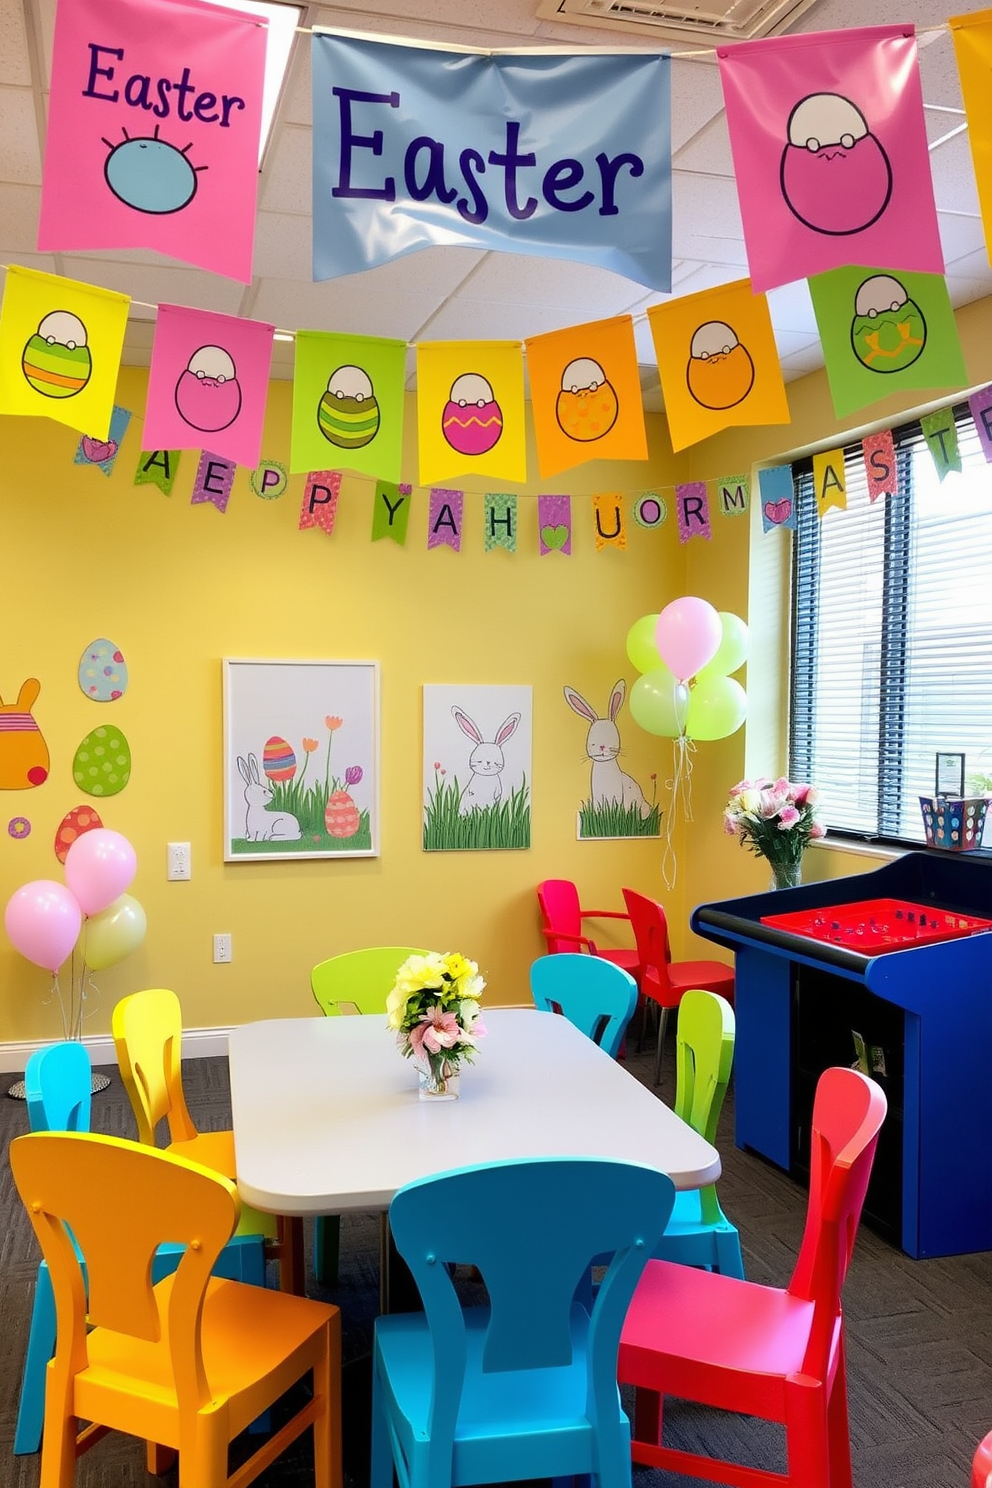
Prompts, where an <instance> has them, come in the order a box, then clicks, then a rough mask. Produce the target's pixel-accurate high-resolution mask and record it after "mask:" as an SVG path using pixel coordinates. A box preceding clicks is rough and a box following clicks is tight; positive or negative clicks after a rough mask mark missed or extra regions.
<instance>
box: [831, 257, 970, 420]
mask: <svg viewBox="0 0 992 1488" xmlns="http://www.w3.org/2000/svg"><path fill="white" fill-rule="evenodd" d="M809 292H810V296H811V298H812V301H813V311H814V313H815V315H816V324H817V327H818V329H819V332H820V342H821V344H822V346H823V357H824V361H825V363H826V368H827V381H828V383H829V385H830V396H831V398H832V399H833V405H834V412H835V413H836V415H837V417H838V418H839V419H841V418H846V417H847V415H848V414H850V413H855V412H856V411H857V410H858V409H859V408H866V407H868V405H869V404H871V403H877V402H878V401H879V400H880V399H882V398H886V397H888V395H889V394H890V393H901V392H905V391H907V390H908V389H911V388H943V387H954V388H958V387H961V386H963V384H964V383H966V382H967V380H968V379H967V373H966V371H965V365H964V358H963V356H962V355H961V346H960V343H959V341H958V332H957V325H956V323H955V320H954V311H953V309H952V308H951V301H950V297H949V296H948V293H947V284H946V282H945V280H944V278H943V276H942V275H940V274H907V273H903V272H899V273H893V272H891V271H889V270H887V269H877V268H863V267H857V266H855V265H847V266H845V267H844V268H842V269H834V270H833V272H832V273H830V274H818V275H817V276H816V277H815V278H813V279H810V281H809Z"/></svg>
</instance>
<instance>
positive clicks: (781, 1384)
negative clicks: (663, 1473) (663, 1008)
mask: <svg viewBox="0 0 992 1488" xmlns="http://www.w3.org/2000/svg"><path fill="white" fill-rule="evenodd" d="M884 1117H885V1096H884V1095H883V1093H882V1091H881V1089H880V1088H879V1086H878V1085H876V1084H875V1082H874V1081H873V1080H869V1079H868V1078H867V1076H865V1075H862V1074H859V1072H858V1071H857V1070H852V1069H828V1070H825V1071H824V1072H823V1074H822V1075H821V1076H820V1079H819V1081H818V1083H817V1087H816V1098H815V1101H814V1104H813V1121H812V1151H811V1161H810V1191H809V1202H808V1207H807V1212H806V1228H805V1232H804V1234H803V1241H802V1246H801V1248H800V1251H799V1258H798V1261H797V1263H796V1268H795V1271H794V1272H793V1274H792V1280H791V1281H790V1282H789V1285H788V1286H787V1287H786V1288H785V1289H784V1290H782V1289H779V1288H777V1287H768V1286H759V1285H757V1284H755V1283H754V1282H748V1281H739V1280H738V1279H737V1278H736V1277H733V1276H721V1275H720V1274H719V1272H716V1271H702V1270H697V1269H696V1268H694V1267H692V1266H681V1265H678V1264H677V1263H674V1262H671V1261H654V1260H652V1261H648V1263H647V1266H646V1268H645V1271H644V1275H643V1277H642V1278H641V1281H640V1283H639V1284H638V1288H637V1291H636V1292H635V1293H634V1300H633V1302H632V1303H631V1306H630V1310H629V1312H628V1313H627V1319H626V1322H625V1323H624V1329H623V1336H622V1339H621V1342H620V1354H619V1361H618V1378H619V1380H620V1383H621V1384H622V1385H623V1384H625V1385H633V1386H634V1387H635V1390H636V1403H635V1414H634V1432H633V1440H632V1442H631V1455H632V1457H633V1459H634V1461H635V1462H642V1463H648V1464H650V1466H652V1467H662V1468H665V1469H666V1470H667V1471H668V1472H672V1473H687V1474H688V1475H690V1476H691V1477H697V1478H706V1479H709V1480H710V1481H711V1482H717V1483H727V1484H730V1485H732V1488H759V1485H761V1484H768V1485H772V1484H777V1485H778V1488H850V1485H851V1445H850V1438H849V1435H848V1418H847V1381H846V1371H845V1366H844V1321H843V1316H842V1313H841V1303H840V1296H841V1288H842V1286H843V1283H844V1277H845V1275H846V1273H847V1268H848V1264H849V1262H850V1259H851V1252H852V1250H853V1249H854V1240H855V1235H856V1233H857V1228H858V1220H859V1219H860V1216H861V1207H862V1204H863V1203H864V1197H865V1190H866V1189H867V1187H868V1179H869V1176H870V1174H871V1165H872V1160H873V1158H874V1155H875V1147H876V1144H877V1141H878V1132H879V1128H880V1127H881V1125H882V1121H883V1119H884ZM666 1395H673V1396H675V1397H677V1398H679V1399H682V1400H691V1401H695V1402H697V1403H699V1404H700V1405H706V1406H713V1407H716V1408H718V1409H720V1410H726V1411H737V1412H742V1413H744V1414H745V1415H749V1416H760V1417H761V1418H762V1419H764V1420H770V1421H777V1422H779V1423H781V1425H783V1426H784V1427H785V1441H786V1461H787V1469H786V1472H785V1473H784V1474H783V1473H779V1472H771V1471H768V1470H765V1469H763V1468H756V1467H749V1466H744V1465H742V1464H741V1463H737V1462H723V1461H719V1460H717V1459H716V1458H713V1457H710V1456H704V1455H702V1454H697V1453H694V1452H686V1451H680V1450H677V1449H675V1448H673V1447H666V1446H664V1445H663V1444H662V1400H663V1397H664V1396H666Z"/></svg>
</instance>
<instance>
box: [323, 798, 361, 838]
mask: <svg viewBox="0 0 992 1488" xmlns="http://www.w3.org/2000/svg"><path fill="white" fill-rule="evenodd" d="M361 824H362V817H361V813H360V812H359V810H358V807H357V806H356V805H355V802H354V800H353V799H352V797H351V796H350V795H349V794H348V792H347V791H343V790H337V791H331V794H330V795H329V796H328V798H327V806H326V807H325V809H324V826H325V827H326V828H327V835H328V836H329V837H341V838H345V837H354V835H355V833H356V832H357V831H358V829H359V827H360V826H361Z"/></svg>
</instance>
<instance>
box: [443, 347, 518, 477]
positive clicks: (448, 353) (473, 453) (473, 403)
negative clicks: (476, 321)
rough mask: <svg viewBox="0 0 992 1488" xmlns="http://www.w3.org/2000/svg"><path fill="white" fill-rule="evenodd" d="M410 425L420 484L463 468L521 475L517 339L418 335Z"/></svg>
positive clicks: (464, 472) (463, 472)
mask: <svg viewBox="0 0 992 1488" xmlns="http://www.w3.org/2000/svg"><path fill="white" fill-rule="evenodd" d="M417 433H418V437H419V443H420V484H421V485H422V486H430V485H436V484H437V482H438V481H445V480H450V479H451V477H452V476H463V475H467V474H469V473H471V474H478V475H489V476H496V477H498V478H499V479H500V480H510V481H525V480H526V479H527V447H526V439H525V431H524V360H523V347H522V345H521V343H520V342H519V341H422V342H420V343H419V344H418V346H417Z"/></svg>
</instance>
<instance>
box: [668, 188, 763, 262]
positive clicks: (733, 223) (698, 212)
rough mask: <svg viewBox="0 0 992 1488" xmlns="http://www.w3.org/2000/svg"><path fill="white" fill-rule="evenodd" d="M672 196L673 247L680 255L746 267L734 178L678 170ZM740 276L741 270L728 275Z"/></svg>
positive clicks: (703, 260) (676, 254) (678, 256)
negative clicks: (700, 174) (698, 174)
mask: <svg viewBox="0 0 992 1488" xmlns="http://www.w3.org/2000/svg"><path fill="white" fill-rule="evenodd" d="M672 199H673V207H672V215H673V218H674V225H673V250H674V253H675V256H676V257H677V258H695V259H699V260H701V261H702V262H703V263H711V264H712V263H716V264H726V265H727V267H728V269H730V270H732V271H739V270H742V269H745V268H746V266H747V255H746V254H745V252H744V228H743V225H742V223H741V214H740V208H739V207H738V204H737V184H736V182H735V181H734V180H733V179H725V178H724V177H722V176H720V177H718V176H697V175H692V174H689V173H687V172H684V171H677V172H676V174H675V176H674V178H673V181H672ZM739 277H740V275H739V273H738V272H730V273H728V275H727V278H728V279H736V278H739Z"/></svg>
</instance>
